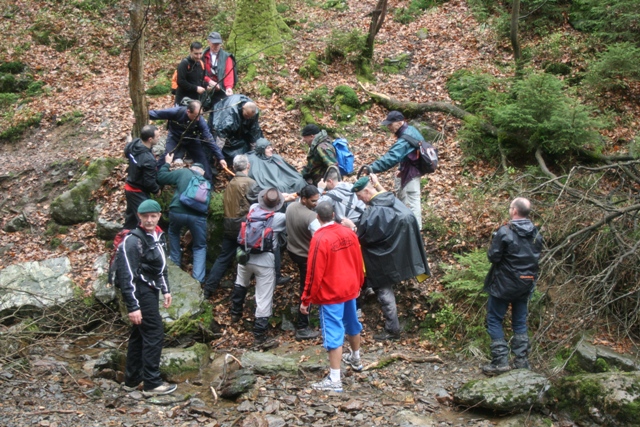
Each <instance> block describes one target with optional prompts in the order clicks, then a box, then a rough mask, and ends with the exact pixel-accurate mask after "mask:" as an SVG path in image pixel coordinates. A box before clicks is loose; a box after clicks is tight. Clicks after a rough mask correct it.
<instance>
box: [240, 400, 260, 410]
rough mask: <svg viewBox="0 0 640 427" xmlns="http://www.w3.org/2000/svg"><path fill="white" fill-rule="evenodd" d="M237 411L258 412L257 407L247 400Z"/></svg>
mask: <svg viewBox="0 0 640 427" xmlns="http://www.w3.org/2000/svg"><path fill="white" fill-rule="evenodd" d="M236 410H237V411H238V412H255V411H256V405H254V404H253V402H251V401H249V400H245V401H243V402H242V403H241V404H239V405H238V407H237V408H236Z"/></svg>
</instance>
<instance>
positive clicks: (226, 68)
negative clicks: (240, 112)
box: [202, 31, 236, 123]
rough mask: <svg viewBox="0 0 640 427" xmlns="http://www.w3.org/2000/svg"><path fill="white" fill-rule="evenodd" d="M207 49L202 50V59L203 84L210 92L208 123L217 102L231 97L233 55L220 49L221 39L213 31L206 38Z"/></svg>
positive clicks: (233, 73) (233, 70) (210, 120)
mask: <svg viewBox="0 0 640 427" xmlns="http://www.w3.org/2000/svg"><path fill="white" fill-rule="evenodd" d="M207 43H209V47H207V48H206V49H205V50H204V53H203V54H202V58H203V61H204V70H205V76H204V83H205V84H206V85H207V90H208V91H210V94H209V96H210V98H211V102H210V103H209V105H211V115H210V116H209V123H211V122H212V118H213V113H214V109H215V105H216V104H217V103H218V101H220V100H222V99H224V98H226V97H227V96H231V95H233V87H234V86H235V85H236V81H235V76H236V73H235V66H236V64H235V60H234V59H233V55H232V54H230V53H229V52H227V51H225V50H223V49H222V37H221V36H220V33H217V32H215V31H213V32H211V33H210V34H209V36H207Z"/></svg>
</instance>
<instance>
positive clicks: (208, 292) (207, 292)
mask: <svg viewBox="0 0 640 427" xmlns="http://www.w3.org/2000/svg"><path fill="white" fill-rule="evenodd" d="M212 296H213V291H210V290H208V289H205V290H204V299H205V300H208V299H209V298H211V297H212Z"/></svg>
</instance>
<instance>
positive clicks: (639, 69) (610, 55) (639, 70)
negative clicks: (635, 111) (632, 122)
mask: <svg viewBox="0 0 640 427" xmlns="http://www.w3.org/2000/svg"><path fill="white" fill-rule="evenodd" d="M627 80H640V49H639V48H637V47H636V46H634V45H632V44H631V43H617V44H614V45H611V46H609V49H608V50H607V51H606V52H604V53H602V54H600V55H599V56H598V59H597V60H596V61H595V62H594V63H592V64H591V66H590V67H589V70H588V72H587V74H586V76H585V79H584V81H585V83H586V84H587V85H589V86H590V87H591V88H593V89H595V90H598V91H604V90H614V89H624V88H626V87H628V84H627Z"/></svg>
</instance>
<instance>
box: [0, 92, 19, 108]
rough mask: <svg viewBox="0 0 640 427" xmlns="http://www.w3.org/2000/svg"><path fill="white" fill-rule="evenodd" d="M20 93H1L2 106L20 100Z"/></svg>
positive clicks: (0, 103) (0, 102)
mask: <svg viewBox="0 0 640 427" xmlns="http://www.w3.org/2000/svg"><path fill="white" fill-rule="evenodd" d="M18 99H19V97H18V95H16V94H15V93H0V107H1V108H5V107H8V106H9V105H11V104H15V103H16V102H18Z"/></svg>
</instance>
